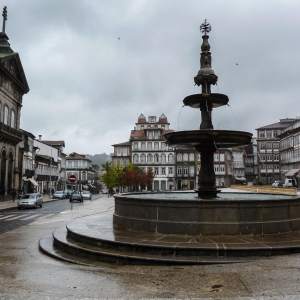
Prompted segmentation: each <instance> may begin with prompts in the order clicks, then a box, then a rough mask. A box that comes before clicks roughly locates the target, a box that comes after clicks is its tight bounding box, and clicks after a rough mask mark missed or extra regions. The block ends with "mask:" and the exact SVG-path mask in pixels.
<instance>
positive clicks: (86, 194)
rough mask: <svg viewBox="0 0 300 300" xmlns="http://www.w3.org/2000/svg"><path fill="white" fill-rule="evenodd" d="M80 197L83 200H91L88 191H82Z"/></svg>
mask: <svg viewBox="0 0 300 300" xmlns="http://www.w3.org/2000/svg"><path fill="white" fill-rule="evenodd" d="M81 195H82V198H83V199H89V200H91V199H92V194H91V192H90V191H82V192H81Z"/></svg>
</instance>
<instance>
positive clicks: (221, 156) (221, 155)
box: [220, 153, 225, 161]
mask: <svg viewBox="0 0 300 300" xmlns="http://www.w3.org/2000/svg"><path fill="white" fill-rule="evenodd" d="M224 160H225V159H224V153H222V154H220V161H224Z"/></svg>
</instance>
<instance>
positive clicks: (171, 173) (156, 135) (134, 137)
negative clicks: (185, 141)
mask: <svg viewBox="0 0 300 300" xmlns="http://www.w3.org/2000/svg"><path fill="white" fill-rule="evenodd" d="M169 126H170V123H169V122H168V119H167V117H166V116H165V115H164V114H162V115H161V116H160V117H159V118H157V117H155V116H149V117H148V119H146V117H145V116H144V115H143V114H141V115H140V116H139V117H138V122H137V123H136V124H135V128H134V130H132V131H131V134H130V144H131V162H132V163H133V164H135V165H137V166H139V167H140V168H141V169H142V170H143V171H144V172H146V173H147V171H148V169H149V168H152V170H153V172H154V174H155V179H154V182H153V186H152V190H155V191H160V190H162V191H165V190H167V189H168V188H169V186H170V185H171V186H174V185H175V181H174V180H175V170H174V163H175V159H174V149H173V148H171V149H170V148H168V147H167V145H166V143H165V140H164V138H163V135H164V134H166V133H168V132H172V131H173V130H171V129H170V128H169Z"/></svg>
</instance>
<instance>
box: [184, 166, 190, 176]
mask: <svg viewBox="0 0 300 300" xmlns="http://www.w3.org/2000/svg"><path fill="white" fill-rule="evenodd" d="M183 175H185V176H187V175H189V172H188V167H183Z"/></svg>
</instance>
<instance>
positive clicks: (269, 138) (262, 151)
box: [256, 118, 295, 184]
mask: <svg viewBox="0 0 300 300" xmlns="http://www.w3.org/2000/svg"><path fill="white" fill-rule="evenodd" d="M294 121H295V120H294V119H289V118H286V119H280V120H279V122H277V123H274V124H270V125H267V126H263V127H260V128H257V129H256V130H257V154H258V164H259V168H258V181H259V182H260V183H262V184H271V183H272V182H273V181H275V180H281V177H282V176H281V168H280V152H279V145H280V138H279V135H281V133H282V131H283V130H284V129H285V128H287V127H288V126H289V125H291V124H292V123H294ZM283 173H284V170H283Z"/></svg>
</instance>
